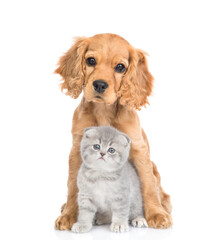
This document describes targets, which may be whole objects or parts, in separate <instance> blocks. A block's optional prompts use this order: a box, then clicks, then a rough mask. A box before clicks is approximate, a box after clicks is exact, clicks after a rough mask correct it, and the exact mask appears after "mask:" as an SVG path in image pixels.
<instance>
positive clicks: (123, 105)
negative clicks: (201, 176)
mask: <svg viewBox="0 0 216 240" xmlns="http://www.w3.org/2000/svg"><path fill="white" fill-rule="evenodd" d="M88 57H94V58H95V59H96V65H95V66H89V65H88V64H86V59H87V58H88ZM119 63H121V64H124V65H125V67H126V70H125V71H124V72H123V73H118V72H116V71H114V69H115V66H116V65H117V64H119ZM55 73H58V74H60V75H61V76H62V82H61V89H62V90H63V91H64V92H65V94H66V95H69V96H71V97H73V98H77V97H78V96H79V95H80V93H81V92H82V91H83V92H84V95H83V98H82V101H81V103H80V104H79V106H78V107H77V108H76V110H75V112H74V116H73V126H72V135H73V147H72V149H71V153H70V156H69V177H68V197H67V202H66V204H64V205H63V206H62V213H61V215H60V216H59V217H58V218H57V220H56V222H55V227H56V229H59V230H68V229H71V226H72V224H73V223H74V222H75V221H76V217H77V211H78V209H77V201H76V198H77V191H78V190H77V185H76V177H77V172H78V169H79V167H80V163H81V157H80V140H81V138H82V134H83V130H84V128H86V127H89V126H98V125H103V126H105V125H111V126H113V127H115V128H117V129H119V130H120V131H122V132H125V133H126V134H127V135H128V136H129V137H130V138H131V141H132V143H131V153H130V159H131V161H132V162H133V164H134V165H135V167H136V169H137V171H138V174H139V177H140V180H141V184H142V195H143V201H144V206H145V211H144V213H145V217H146V220H147V222H148V225H149V226H150V227H154V228H168V227H169V226H171V225H172V218H171V216H170V212H171V203H170V197H169V195H168V194H166V193H165V192H164V191H163V189H162V187H161V183H160V175H159V172H158V170H157V168H156V165H155V164H154V163H153V162H152V161H151V160H150V154H149V145H148V140H147V137H146V135H145V133H144V131H143V129H142V128H141V126H140V122H139V118H138V115H137V113H136V111H135V110H136V109H140V108H141V107H142V106H145V104H147V103H148V96H149V95H150V94H151V92H152V87H153V77H152V75H151V73H150V72H149V69H148V65H147V59H146V53H145V52H143V51H142V50H139V49H136V48H134V47H132V46H131V45H130V44H129V43H128V42H127V41H126V40H125V39H123V38H122V37H120V36H118V35H115V34H98V35H95V36H93V37H90V38H85V37H80V38H76V40H75V43H74V45H73V46H72V47H71V48H70V49H69V50H68V51H67V52H66V53H65V54H64V55H63V56H62V57H61V58H60V61H59V63H58V68H57V69H56V71H55ZM98 79H99V80H101V79H102V80H103V81H106V82H107V84H108V88H107V89H106V91H105V92H104V93H98V92H96V91H95V90H94V87H93V85H92V83H93V81H95V80H98Z"/></svg>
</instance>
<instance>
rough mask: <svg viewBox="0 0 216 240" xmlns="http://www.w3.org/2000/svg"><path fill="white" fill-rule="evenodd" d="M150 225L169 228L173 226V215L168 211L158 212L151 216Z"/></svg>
mask: <svg viewBox="0 0 216 240" xmlns="http://www.w3.org/2000/svg"><path fill="white" fill-rule="evenodd" d="M147 222H148V226H149V227H152V228H162V229H164V228H169V227H171V226H172V217H171V216H170V215H169V214H168V213H165V212H164V213H158V214H155V215H153V216H151V217H150V218H149V219H148V220H147Z"/></svg>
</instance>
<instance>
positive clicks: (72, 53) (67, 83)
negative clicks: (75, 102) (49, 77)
mask: <svg viewBox="0 0 216 240" xmlns="http://www.w3.org/2000/svg"><path fill="white" fill-rule="evenodd" d="M87 46H88V41H87V38H84V37H80V38H76V40H75V43H74V45H73V46H72V47H71V48H70V49H69V50H68V51H67V52H66V53H65V54H64V55H63V56H62V57H61V58H60V60H59V63H58V65H59V67H58V68H57V69H56V70H55V73H59V74H60V75H61V76H62V83H61V90H62V91H63V90H66V91H65V94H66V95H70V96H72V97H73V98H77V97H78V96H79V95H80V93H81V92H82V86H83V84H84V66H83V60H84V53H85V51H86V49H87Z"/></svg>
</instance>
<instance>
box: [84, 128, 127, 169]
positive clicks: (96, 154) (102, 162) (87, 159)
mask: <svg viewBox="0 0 216 240" xmlns="http://www.w3.org/2000/svg"><path fill="white" fill-rule="evenodd" d="M129 153H130V139H129V137H128V136H127V135H126V134H124V133H122V132H120V131H118V130H117V129H115V128H113V127H89V128H86V129H85V130H84V134H83V138H82V141H81V156H82V160H83V163H84V164H85V165H86V166H87V167H88V168H91V169H94V170H102V171H107V172H111V171H115V170H118V169H120V168H121V167H122V166H123V165H124V163H125V162H126V161H127V160H128V157H129Z"/></svg>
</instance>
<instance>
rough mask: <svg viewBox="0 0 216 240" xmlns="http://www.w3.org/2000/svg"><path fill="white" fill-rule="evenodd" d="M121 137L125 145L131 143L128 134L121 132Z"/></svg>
mask: <svg viewBox="0 0 216 240" xmlns="http://www.w3.org/2000/svg"><path fill="white" fill-rule="evenodd" d="M121 137H122V138H123V139H124V141H125V140H126V141H125V143H126V146H127V145H129V146H130V144H131V140H130V138H129V137H128V135H126V134H125V133H121Z"/></svg>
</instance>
